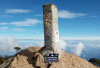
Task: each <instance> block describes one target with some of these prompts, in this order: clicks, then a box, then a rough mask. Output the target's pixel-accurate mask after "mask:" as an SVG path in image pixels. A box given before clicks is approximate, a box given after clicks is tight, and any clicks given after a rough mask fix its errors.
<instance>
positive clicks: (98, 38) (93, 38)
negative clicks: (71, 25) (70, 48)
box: [61, 37, 100, 40]
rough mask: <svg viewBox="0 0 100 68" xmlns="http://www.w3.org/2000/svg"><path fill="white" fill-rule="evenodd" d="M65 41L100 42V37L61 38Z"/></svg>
mask: <svg viewBox="0 0 100 68" xmlns="http://www.w3.org/2000/svg"><path fill="white" fill-rule="evenodd" d="M61 38H62V39H64V40H100V37H61Z"/></svg>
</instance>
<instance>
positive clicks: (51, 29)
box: [42, 4, 61, 55]
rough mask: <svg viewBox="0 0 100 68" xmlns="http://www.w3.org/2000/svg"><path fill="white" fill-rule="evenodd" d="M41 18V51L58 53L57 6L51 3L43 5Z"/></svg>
mask: <svg viewBox="0 0 100 68" xmlns="http://www.w3.org/2000/svg"><path fill="white" fill-rule="evenodd" d="M43 18H44V40H45V47H44V49H43V50H42V52H43V54H44V55H45V54H47V53H58V54H60V51H61V49H60V45H59V30H58V15H57V7H56V6H55V5H53V4H46V5H43Z"/></svg>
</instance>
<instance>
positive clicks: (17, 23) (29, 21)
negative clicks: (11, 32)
mask: <svg viewBox="0 0 100 68" xmlns="http://www.w3.org/2000/svg"><path fill="white" fill-rule="evenodd" d="M40 22H41V21H39V20H37V19H26V20H25V21H14V22H12V23H11V24H12V25H15V26H33V25H36V24H38V23H40Z"/></svg>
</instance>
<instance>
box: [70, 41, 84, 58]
mask: <svg viewBox="0 0 100 68" xmlns="http://www.w3.org/2000/svg"><path fill="white" fill-rule="evenodd" d="M83 49H84V45H83V43H81V42H80V43H78V45H76V46H74V47H73V48H72V49H71V53H72V54H75V55H77V56H81V54H82V51H83Z"/></svg>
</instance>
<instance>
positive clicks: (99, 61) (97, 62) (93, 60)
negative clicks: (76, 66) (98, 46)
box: [89, 58, 100, 66]
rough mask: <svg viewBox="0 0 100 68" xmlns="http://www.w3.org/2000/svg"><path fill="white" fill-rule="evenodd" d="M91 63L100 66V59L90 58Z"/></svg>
mask: <svg viewBox="0 0 100 68" xmlns="http://www.w3.org/2000/svg"><path fill="white" fill-rule="evenodd" d="M89 62H90V63H92V64H94V65H96V66H100V59H97V58H91V59H90V60H89Z"/></svg>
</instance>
